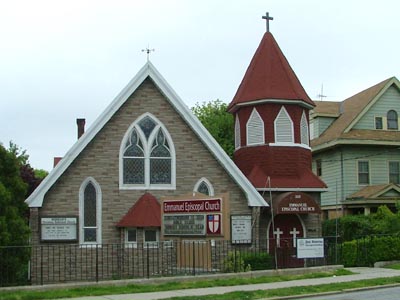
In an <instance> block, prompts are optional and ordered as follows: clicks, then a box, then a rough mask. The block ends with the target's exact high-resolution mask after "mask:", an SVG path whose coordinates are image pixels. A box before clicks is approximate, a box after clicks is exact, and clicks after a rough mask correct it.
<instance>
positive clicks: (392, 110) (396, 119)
mask: <svg viewBox="0 0 400 300" xmlns="http://www.w3.org/2000/svg"><path fill="white" fill-rule="evenodd" d="M390 112H394V113H395V114H396V118H395V119H393V120H392V121H395V122H396V128H389V113H390ZM386 123H387V129H388V130H399V114H398V113H397V111H396V110H394V109H391V110H389V111H388V112H387V113H386Z"/></svg>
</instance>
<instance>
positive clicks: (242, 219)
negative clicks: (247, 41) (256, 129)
mask: <svg viewBox="0 0 400 300" xmlns="http://www.w3.org/2000/svg"><path fill="white" fill-rule="evenodd" d="M231 235H232V236H231V240H232V243H233V244H250V243H251V239H252V238H251V215H232V216H231Z"/></svg>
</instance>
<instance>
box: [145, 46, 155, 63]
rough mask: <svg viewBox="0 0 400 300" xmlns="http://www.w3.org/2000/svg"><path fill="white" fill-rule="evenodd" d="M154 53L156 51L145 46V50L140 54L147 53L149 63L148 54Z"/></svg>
mask: <svg viewBox="0 0 400 300" xmlns="http://www.w3.org/2000/svg"><path fill="white" fill-rule="evenodd" d="M154 51H156V49H150V48H149V46H147V48H146V49H142V52H146V53H147V61H149V60H150V58H149V57H150V52H154Z"/></svg>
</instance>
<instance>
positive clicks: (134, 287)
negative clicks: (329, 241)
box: [0, 264, 400, 300]
mask: <svg viewBox="0 0 400 300" xmlns="http://www.w3.org/2000/svg"><path fill="white" fill-rule="evenodd" d="M399 267H400V264H399ZM350 274H353V273H352V272H350V271H348V270H344V269H339V270H336V271H333V272H320V273H311V274H304V275H282V276H263V277H258V278H239V277H238V278H230V279H216V280H201V281H189V282H168V283H160V284H130V285H126V286H102V287H99V286H93V287H82V288H70V289H57V290H49V291H13V292H0V300H33V299H37V300H38V299H59V298H73V297H85V296H100V295H111V294H127V293H145V292H157V291H169V290H182V289H192V288H204V287H214V286H231V285H243V284H255V283H270V282H280V281H289V280H298V279H308V278H321V277H330V276H334V275H336V276H342V275H350ZM395 283H400V276H399V277H390V278H378V279H369V280H359V281H353V282H343V283H336V284H322V285H317V286H302V287H291V288H280V289H271V290H258V291H251V292H232V293H227V294H223V295H207V296H194V297H175V298H170V299H179V300H195V299H196V300H214V299H215V300H228V299H229V300H241V299H262V298H272V297H284V296H292V295H306V294H314V293H323V292H332V291H341V290H346V289H351V288H362V287H366V286H379V285H387V284H395Z"/></svg>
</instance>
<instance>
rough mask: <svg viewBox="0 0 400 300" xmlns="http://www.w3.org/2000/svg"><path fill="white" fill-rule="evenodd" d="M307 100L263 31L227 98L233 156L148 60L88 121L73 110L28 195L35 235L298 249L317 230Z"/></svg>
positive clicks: (61, 241)
mask: <svg viewBox="0 0 400 300" xmlns="http://www.w3.org/2000/svg"><path fill="white" fill-rule="evenodd" d="M267 21H269V20H267ZM313 107H314V103H313V101H312V100H311V99H310V98H309V97H308V95H307V94H306V92H305V90H304V89H303V87H302V85H301V84H300V82H299V80H298V78H297V77H296V75H295V73H294V71H293V70H292V69H291V67H290V65H289V63H288V61H287V60H286V58H285V56H284V55H283V53H282V51H281V50H280V48H279V46H278V44H277V43H276V41H275V39H274V37H273V36H272V34H271V33H270V32H269V31H267V32H266V33H265V35H264V36H263V38H262V40H261V43H260V45H259V47H258V49H257V51H256V53H255V54H254V57H253V59H252V60H251V62H250V65H249V67H248V70H247V71H246V74H245V75H244V78H243V81H242V83H241V85H240V86H239V88H238V90H237V93H236V95H235V97H234V99H233V100H232V102H231V103H230V104H229V108H228V110H229V112H230V113H232V114H233V115H234V118H235V128H232V130H234V131H235V153H234V161H232V160H231V159H230V158H229V157H228V156H227V154H226V153H225V152H224V151H223V149H222V148H221V147H220V146H219V145H218V143H217V142H216V141H215V140H214V138H213V137H212V136H211V135H210V133H209V132H208V131H207V130H206V129H205V127H204V126H203V125H202V124H201V123H200V121H199V120H198V119H197V118H196V117H195V116H194V115H193V113H192V112H191V110H190V109H189V108H188V107H187V106H186V105H185V104H184V102H183V101H182V100H181V99H180V98H179V96H178V95H177V94H176V93H175V92H174V90H173V89H172V87H171V86H170V85H169V84H168V83H167V81H166V80H165V79H164V78H163V77H162V75H161V74H160V73H159V72H158V71H157V69H156V68H155V67H154V65H153V64H152V63H151V62H149V61H148V62H147V63H146V64H145V65H144V66H143V68H142V69H141V70H140V71H139V72H138V73H137V75H136V76H135V77H134V78H133V79H132V80H131V81H130V82H129V83H128V85H127V86H126V87H125V88H124V89H123V90H122V91H121V92H120V94H119V95H118V96H117V97H116V98H115V99H114V100H113V101H112V102H111V103H110V105H109V106H108V107H107V108H106V110H105V111H104V112H103V113H102V114H101V115H100V116H99V117H98V119H97V120H95V121H94V123H93V124H92V125H91V126H90V127H89V128H88V130H87V131H86V132H85V130H84V123H85V121H84V120H82V119H78V133H79V134H78V137H79V138H78V140H77V141H76V143H75V144H74V145H73V146H72V148H71V149H70V150H69V151H68V152H67V153H66V155H65V156H64V157H63V158H62V159H61V160H60V161H59V162H58V164H57V165H56V166H55V168H54V169H53V170H52V171H51V172H50V174H49V175H48V176H47V177H46V178H45V179H44V180H43V182H42V183H41V184H40V186H39V187H38V188H37V189H36V190H35V191H34V192H33V193H32V194H31V196H30V197H29V198H28V199H27V200H26V202H27V204H28V205H29V207H30V227H31V230H32V238H31V240H32V245H50V244H51V245H53V244H55V245H67V244H68V245H71V244H72V245H76V246H77V247H78V248H79V247H81V248H86V249H87V248H88V247H89V248H90V247H95V248H96V249H98V248H100V247H103V249H105V248H106V247H105V246H104V245H109V244H118V245H123V247H126V248H127V249H139V248H140V247H147V249H149V248H151V249H157V248H159V247H161V246H160V245H161V243H162V242H166V241H174V242H179V243H183V242H185V241H186V240H190V241H193V240H205V241H212V243H211V244H210V245H211V246H210V247H212V246H213V245H215V241H218V240H224V241H230V243H232V244H237V243H238V244H246V245H248V246H249V247H252V245H253V244H254V241H255V240H257V241H258V242H259V243H260V244H262V248H263V249H265V251H268V249H272V248H274V247H286V248H291V249H294V248H295V247H296V238H298V237H318V236H320V235H321V226H320V225H321V224H320V208H319V202H320V193H321V192H322V191H325V190H326V185H325V184H324V183H323V182H322V181H321V180H320V179H319V178H318V177H317V176H315V175H314V174H313V173H312V171H311V149H310V145H309V119H308V114H309V110H310V109H312V108H313ZM171 245H172V244H171ZM163 247H165V245H164V246H163ZM178 252H179V251H178ZM60 255H61V254H60ZM68 255H71V254H68ZM40 257H41V258H40ZM35 259H36V262H37V264H36V265H35V264H34V265H33V266H32V272H33V273H35V270H36V271H38V270H39V269H38V268H39V267H38V266H39V265H40V264H39V262H38V261H39V260H40V259H43V254H42V256H38V257H36V258H35ZM68 259H70V258H68ZM60 260H61V259H60ZM65 260H67V258H65ZM97 263H98V264H99V262H97ZM60 265H61V263H60ZM60 268H63V267H62V266H61V267H60ZM110 276H111V275H110ZM42 280H43V279H42Z"/></svg>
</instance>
